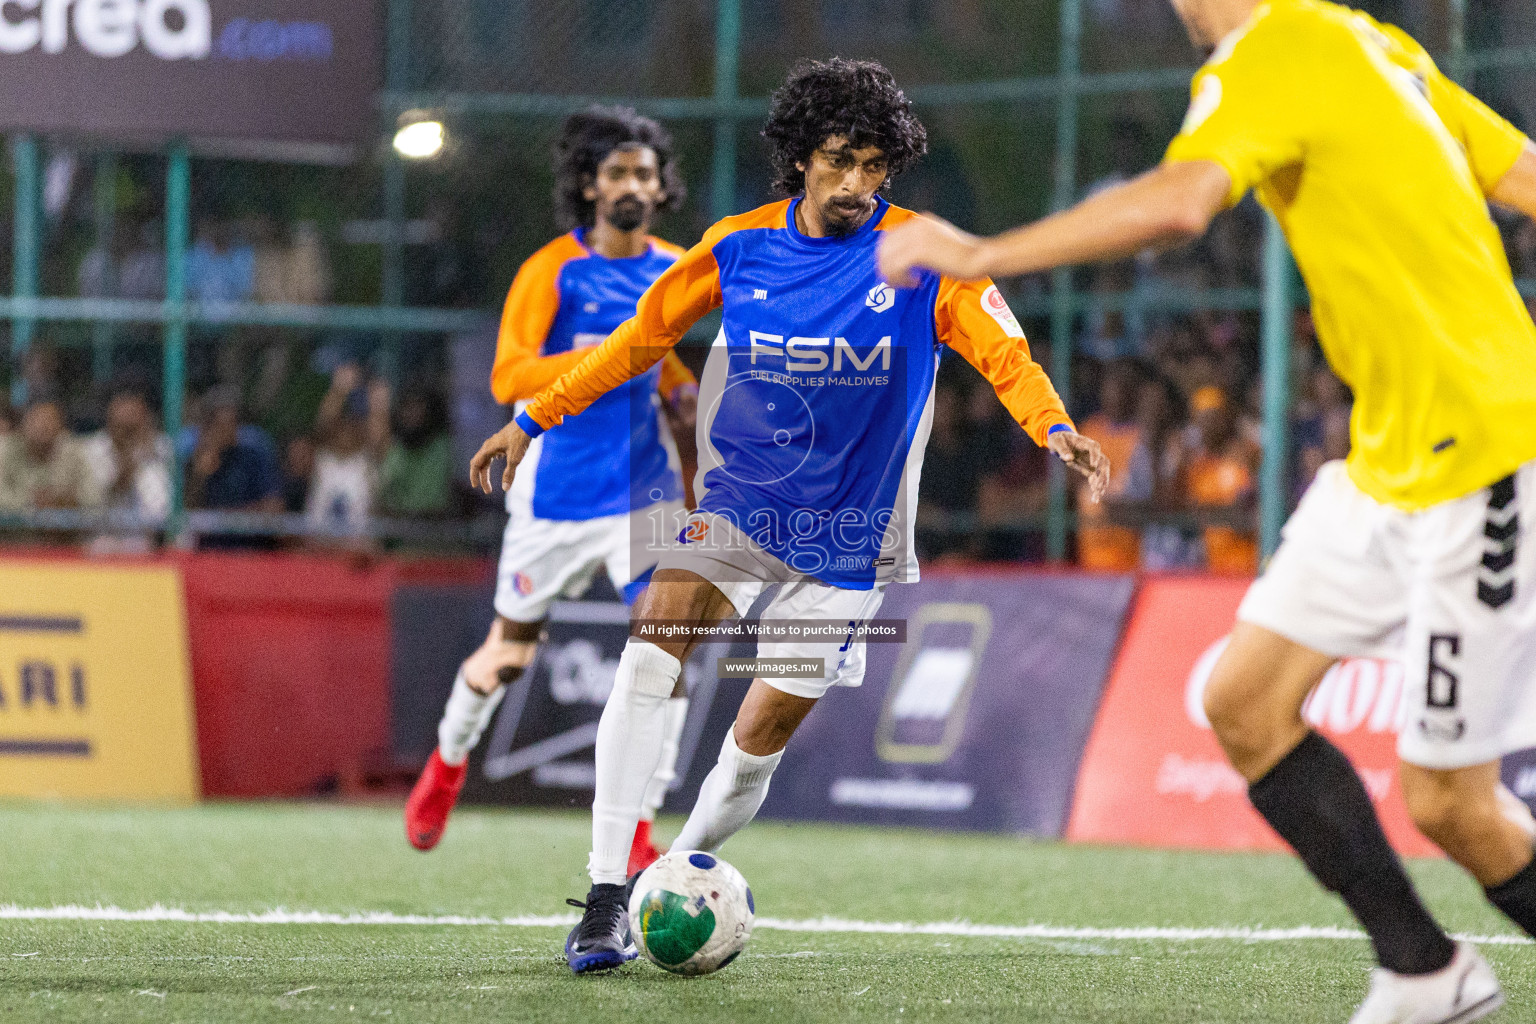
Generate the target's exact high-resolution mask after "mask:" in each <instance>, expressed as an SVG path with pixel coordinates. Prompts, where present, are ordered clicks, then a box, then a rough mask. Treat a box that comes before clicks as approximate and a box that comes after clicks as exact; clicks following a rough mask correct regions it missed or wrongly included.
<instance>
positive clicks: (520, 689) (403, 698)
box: [391, 585, 745, 812]
mask: <svg viewBox="0 0 1536 1024" xmlns="http://www.w3.org/2000/svg"><path fill="white" fill-rule="evenodd" d="M493 594H494V590H493V588H491V587H471V586H457V585H454V586H407V587H402V588H401V589H400V590H399V591H398V592H397V593H396V595H395V598H394V602H393V608H392V613H391V614H392V619H393V627H394V630H393V631H394V639H393V647H394V653H393V658H392V661H393V676H394V683H393V704H394V709H393V720H394V725H393V737H394V743H393V745H394V753H395V757H396V759H397V760H399V761H401V762H402V763H418V762H421V761H425V760H426V757H427V755H428V754H429V753H431V751H432V748H433V746H434V745H435V744H436V743H437V722H438V719H439V717H440V716H441V715H442V712H443V704H444V702H445V701H446V700H447V699H448V691H449V690H450V689H451V687H452V685H453V677H454V674H455V673H456V672H457V671H458V667H459V663H460V662H461V661H462V660H463V659H464V657H465V656H467V655H468V654H469V653H470V652H471V651H473V650H474V649H475V648H477V647H478V646H480V644H481V642H483V641H484V639H485V633H486V630H487V629H488V628H489V626H490V621H491V616H492V614H493V613H492V611H491V598H492V596H493ZM547 628H548V640H547V642H546V643H544V644H542V645H541V646H540V648H539V653H538V657H537V658H536V660H535V661H534V663H533V665H532V666H531V667H530V669H529V670H528V671H526V672H524V673H523V675H522V677H521V678H520V679H518V681H517V682H515V683H513V684H512V685H511V686H510V687H508V689H507V693H506V696H505V697H504V698H502V702H501V707H499V708H498V709H497V711H496V717H495V718H494V719H493V720H492V722H491V725H490V727H489V728H488V729H487V730H486V732H485V736H484V737H483V738H482V739H481V741H480V744H479V746H478V747H477V748H476V749H475V750H474V752H473V753H471V755H470V770H469V773H468V775H467V777H466V779H465V785H464V796H463V799H464V800H465V802H468V803H503V804H535V805H546V806H571V807H577V806H579V807H587V806H591V803H592V781H593V773H594V768H593V763H592V750H593V743H594V742H595V741H596V739H597V721H598V719H599V718H600V717H601V716H602V712H603V704H604V703H605V702H606V701H607V699H608V694H609V692H610V691H611V690H612V689H613V679H614V673H615V672H616V671H617V669H618V664H619V655H620V654H622V653H623V651H624V644H625V643H626V641H627V640H628V637H629V609H628V608H627V607H626V606H625V605H624V604H623V603H622V602H620V601H600V600H599V601H559V602H556V603H555V604H554V605H553V606H552V607H551V609H550V614H549V621H548V627H547ZM727 650H728V647H727V646H726V645H723V644H714V645H703V646H702V647H701V649H700V650H699V651H698V652H697V653H695V655H694V656H693V657H692V658H691V659H690V660H689V662H688V664H687V665H686V666H685V671H686V673H687V680H688V689H689V695H690V697H691V700H690V704H689V712H688V720H687V724H686V725H685V726H684V728H683V735H682V739H681V743H680V744H679V751H678V763H677V774H678V780H677V782H676V783H675V784H674V786H673V789H672V792H671V793H669V795H668V804H667V809H668V810H669V811H678V810H682V811H684V812H686V811H687V810H688V809H689V808H690V807H692V805H693V793H696V792H697V790H698V784H699V782H701V781H702V779H703V775H705V774H708V770H709V769H708V765H713V764H714V761H715V756H716V754H717V753H718V751H719V749H720V742H721V740H722V738H723V737H724V735H725V729H726V727H727V726H728V725H729V724H730V722H731V721H732V719H733V718H734V717H735V711H736V706H737V705H738V704H739V703H740V702H741V696H742V694H743V693H744V692H745V685H744V683H743V684H742V685H739V686H732V685H731V684H732V683H734V682H736V681H735V680H726V681H721V680H717V679H716V678H715V676H714V673H713V672H705V671H704V670H703V668H702V666H704V665H710V666H713V665H714V664H715V658H717V657H719V656H721V655H724V654H725V653H726V652H727ZM717 702H718V703H720V704H721V707H720V708H718V709H717V708H716V707H715V705H716V703H717ZM695 756H698V757H699V758H701V759H702V762H704V763H703V764H702V766H701V767H702V770H701V771H700V772H695V771H693V767H694V759H695ZM690 783H691V785H690Z"/></svg>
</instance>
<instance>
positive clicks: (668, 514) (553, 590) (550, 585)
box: [495, 501, 685, 622]
mask: <svg viewBox="0 0 1536 1024" xmlns="http://www.w3.org/2000/svg"><path fill="white" fill-rule="evenodd" d="M684 515H685V511H684V509H683V504H682V502H680V501H672V502H658V503H657V504H655V505H653V506H651V507H650V508H646V509H638V510H636V511H635V512H634V513H632V514H620V515H613V516H601V517H599V518H597V519H584V520H566V519H540V518H538V517H536V516H533V515H531V514H529V513H527V512H525V511H522V510H519V509H514V510H513V511H512V512H511V513H510V515H509V516H508V518H507V528H506V531H505V532H504V533H503V534H502V538H501V559H500V561H499V562H498V564H497V567H496V602H495V603H496V614H497V615H500V616H502V617H503V618H507V619H511V620H512V621H513V622H541V621H543V619H544V617H545V615H547V614H548V613H549V606H550V604H551V603H552V602H554V601H556V600H559V599H561V598H576V597H580V596H581V594H582V592H583V591H585V590H586V589H587V587H588V586H590V585H591V583H592V577H593V576H594V575H595V574H596V572H597V569H598V567H599V566H603V567H605V568H606V569H607V570H608V578H609V579H610V580H611V581H613V588H614V589H615V590H617V591H618V592H619V593H620V594H621V595H623V596H624V598H625V600H626V601H633V600H634V599H635V597H636V596H637V595H638V589H639V588H636V587H634V586H633V585H632V584H633V583H634V582H635V581H636V580H638V579H640V578H641V577H644V576H645V575H646V573H647V572H649V570H651V569H652V568H653V567H654V566H655V565H656V556H657V553H658V545H656V544H654V543H650V542H647V540H646V538H645V537H644V536H636V534H635V533H634V531H635V530H636V529H640V530H644V531H647V532H650V531H649V526H648V524H649V523H650V522H651V521H652V520H656V521H659V522H665V523H668V524H671V523H674V522H681V521H682V518H683V516H684ZM646 552H649V554H646ZM635 562H643V563H644V564H640V565H636V564H633V563H635Z"/></svg>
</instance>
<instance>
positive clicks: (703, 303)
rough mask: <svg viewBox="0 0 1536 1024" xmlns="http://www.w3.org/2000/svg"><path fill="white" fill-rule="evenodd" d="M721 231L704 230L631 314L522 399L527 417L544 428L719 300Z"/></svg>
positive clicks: (667, 346)
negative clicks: (557, 375)
mask: <svg viewBox="0 0 1536 1024" xmlns="http://www.w3.org/2000/svg"><path fill="white" fill-rule="evenodd" d="M716 227H717V228H718V227H719V226H718V225H717V226H716ZM721 234H722V232H720V231H717V230H716V229H715V228H712V229H710V231H709V232H708V233H706V234H705V236H704V240H703V241H701V242H700V243H699V244H698V245H696V246H694V247H693V248H692V249H689V250H688V251H687V252H686V253H685V254H684V255H683V257H682V258H681V259H679V260H678V261H677V262H676V263H674V264H673V265H672V266H671V267H670V268H668V270H667V271H666V272H665V273H664V274H662V275H661V276H660V277H658V278H657V279H656V281H655V283H654V284H652V285H651V287H650V288H648V289H647V290H646V292H645V294H644V295H642V296H640V303H639V305H638V306H637V307H636V309H635V315H634V316H632V317H630V318H629V319H628V320H626V321H624V322H623V323H622V324H620V325H619V327H618V328H617V329H616V330H615V331H614V332H613V333H612V334H610V335H609V336H608V337H607V338H606V339H604V341H603V343H602V344H600V345H598V346H597V347H596V348H593V349H590V350H586V352H587V355H586V358H585V359H583V360H581V362H579V363H577V364H576V365H575V366H574V367H572V368H571V369H569V370H568V371H567V372H566V373H565V374H564V375H563V376H561V377H560V379H558V380H556V381H555V382H554V383H553V384H551V385H549V386H548V387H546V388H544V389H543V390H542V391H540V392H539V394H538V395H537V396H536V397H535V398H534V399H533V401H532V402H530V403H529V404H528V408H527V409H526V414H527V416H528V418H529V419H531V420H532V421H533V422H534V423H535V424H537V425H538V426H539V427H541V428H542V429H544V430H548V429H549V428H550V427H552V426H554V425H555V424H557V423H559V422H560V421H561V420H563V419H564V418H565V417H567V416H574V415H576V414H577V413H579V412H581V411H582V410H583V409H585V408H586V407H587V406H589V405H591V404H592V403H593V402H595V401H597V400H598V399H599V398H600V397H602V396H603V395H605V394H607V393H608V392H609V391H612V390H613V389H614V388H616V387H618V386H619V385H620V384H623V383H624V382H625V381H627V380H630V379H632V378H635V377H638V376H639V375H640V374H642V373H644V372H645V371H646V370H649V369H650V368H651V367H652V366H654V365H656V363H657V362H658V361H660V360H661V359H662V358H663V357H664V356H666V355H667V354H668V353H669V352H671V350H672V346H674V345H676V344H677V343H678V342H679V341H681V340H682V337H683V335H684V334H686V333H687V332H688V328H690V327H692V326H693V325H694V323H695V322H697V321H698V319H699V318H700V317H702V316H704V314H706V313H708V312H709V311H710V310H712V309H714V308H715V307H717V306H719V305H720V302H721V298H720V268H719V265H718V264H716V263H715V255H714V251H713V249H714V245H715V243H716V242H717V241H718V240H719V239H720V237H721Z"/></svg>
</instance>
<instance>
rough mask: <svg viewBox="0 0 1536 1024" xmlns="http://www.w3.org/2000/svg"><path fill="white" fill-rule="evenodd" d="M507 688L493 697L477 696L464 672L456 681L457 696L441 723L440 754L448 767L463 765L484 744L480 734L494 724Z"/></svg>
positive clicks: (451, 699) (452, 695)
mask: <svg viewBox="0 0 1536 1024" xmlns="http://www.w3.org/2000/svg"><path fill="white" fill-rule="evenodd" d="M506 690H507V688H506V687H505V686H498V687H496V689H494V690H492V691H491V692H490V693H477V692H476V691H475V689H474V688H473V687H471V686H470V685H469V683H467V682H465V680H464V670H463V669H462V668H461V669H459V674H458V676H457V677H456V678H455V679H454V680H453V692H452V693H450V694H449V695H448V704H447V705H446V706H445V707H444V708H443V718H442V721H440V722H438V723H437V753H438V756H439V757H441V758H442V759H443V763H444V764H449V765H461V764H463V763H464V760H465V758H467V757H469V752H470V751H471V750H473V749H475V744H476V743H479V742H480V734H481V733H483V732H485V727H486V726H487V725H489V724H490V723H491V719H492V718H493V717H494V716H495V714H496V709H497V707H499V706H500V705H501V698H502V695H503V694H504V693H506Z"/></svg>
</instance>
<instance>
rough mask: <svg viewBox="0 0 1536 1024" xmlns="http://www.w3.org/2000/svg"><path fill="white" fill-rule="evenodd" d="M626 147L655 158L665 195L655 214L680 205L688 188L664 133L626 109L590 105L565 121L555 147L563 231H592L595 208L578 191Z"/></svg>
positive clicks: (558, 208) (557, 197)
mask: <svg viewBox="0 0 1536 1024" xmlns="http://www.w3.org/2000/svg"><path fill="white" fill-rule="evenodd" d="M625 146H644V147H646V148H648V149H650V150H653V151H654V152H655V153H656V162H657V163H659V164H660V165H661V184H662V187H663V188H664V189H666V193H667V195H666V198H665V199H664V200H662V202H661V203H660V204H659V205H658V206H657V209H658V210H672V209H676V208H677V207H678V206H681V205H682V202H683V199H684V198H685V197H686V196H687V194H688V193H687V187H686V186H685V185H684V184H683V176H682V173H681V172H680V171H679V170H678V167H677V158H676V156H675V155H674V154H673V152H672V136H671V135H670V134H669V133H668V132H667V130H666V129H665V128H663V127H662V126H661V125H659V124H657V123H656V122H655V121H652V120H651V119H650V118H648V117H642V116H641V115H639V114H637V113H635V112H634V111H633V110H632V109H630V108H629V107H600V106H592V107H588V108H587V109H586V110H581V111H577V112H576V113H574V114H572V115H570V116H569V117H567V118H566V119H565V124H564V125H562V126H561V128H560V140H559V141H558V142H556V143H555V212H556V215H557V216H558V217H559V219H560V222H561V224H562V225H563V226H564V227H567V228H574V227H591V226H592V222H593V221H594V220H595V219H596V217H597V204H596V203H595V202H593V201H592V200H590V199H588V198H586V196H584V195H582V192H583V190H584V189H586V187H587V186H588V185H590V184H592V182H593V181H594V180H595V179H596V178H597V166H598V164H600V163H602V162H603V161H604V160H606V159H607V158H608V154H609V153H612V152H613V151H614V150H616V149H620V148H623V147H625Z"/></svg>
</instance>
